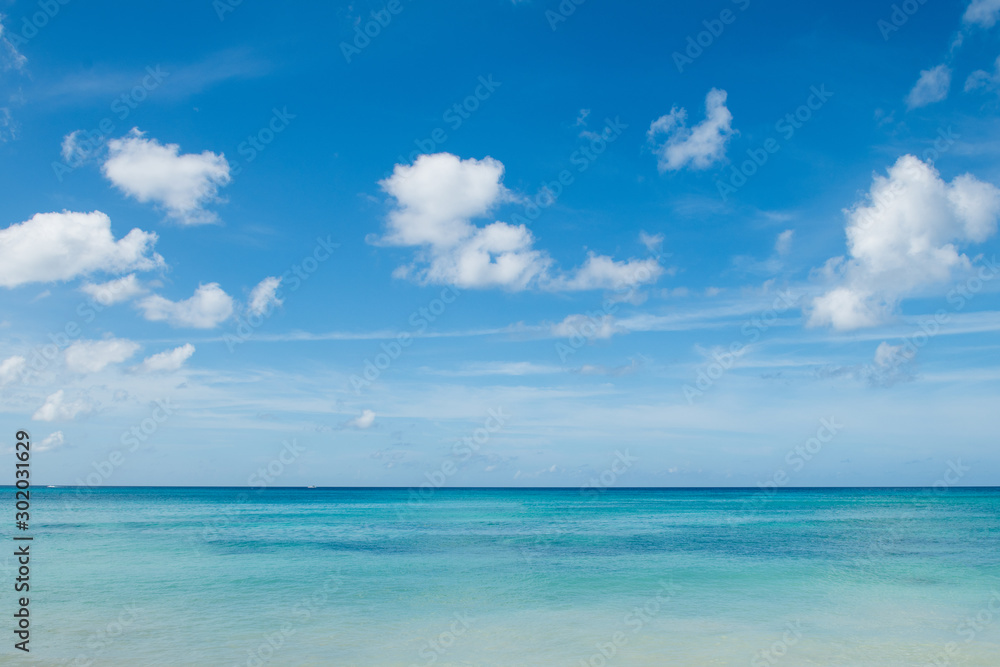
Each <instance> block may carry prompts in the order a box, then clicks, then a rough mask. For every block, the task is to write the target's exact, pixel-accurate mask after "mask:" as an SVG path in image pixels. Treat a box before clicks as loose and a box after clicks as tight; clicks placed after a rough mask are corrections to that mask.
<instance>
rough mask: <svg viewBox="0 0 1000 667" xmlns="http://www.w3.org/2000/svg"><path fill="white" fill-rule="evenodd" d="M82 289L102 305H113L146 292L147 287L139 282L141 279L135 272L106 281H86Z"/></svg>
mask: <svg viewBox="0 0 1000 667" xmlns="http://www.w3.org/2000/svg"><path fill="white" fill-rule="evenodd" d="M80 291H82V292H83V293H84V294H86V295H88V296H89V297H90V298H91V299H93V300H94V301H95V302H97V303H98V304H100V305H102V306H113V305H114V304H116V303H121V302H123V301H128V300H129V299H131V298H133V297H136V296H139V295H140V294H145V293H146V288H145V287H143V286H142V285H141V284H139V279H138V278H136V277H135V274H134V273H130V274H128V275H127V276H124V277H122V278H116V279H115V280H109V281H108V282H106V283H84V284H83V285H82V286H81V287H80Z"/></svg>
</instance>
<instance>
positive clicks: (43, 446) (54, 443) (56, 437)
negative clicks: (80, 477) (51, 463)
mask: <svg viewBox="0 0 1000 667" xmlns="http://www.w3.org/2000/svg"><path fill="white" fill-rule="evenodd" d="M64 444H66V438H65V437H64V436H63V432H62V431H56V432H55V433H51V434H49V436H48V437H46V438H45V439H44V440H42V441H41V442H40V443H39V444H37V445H35V446H34V451H36V452H48V451H51V450H53V449H58V448H60V447H62V446H63V445H64Z"/></svg>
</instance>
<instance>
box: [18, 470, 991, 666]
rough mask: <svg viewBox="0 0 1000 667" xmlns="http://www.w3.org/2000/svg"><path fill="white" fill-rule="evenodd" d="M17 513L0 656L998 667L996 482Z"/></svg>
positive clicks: (259, 500) (306, 499) (38, 496)
mask: <svg viewBox="0 0 1000 667" xmlns="http://www.w3.org/2000/svg"><path fill="white" fill-rule="evenodd" d="M5 495H7V494H5ZM9 495H10V496H11V497H12V495H13V494H12V492H11V493H10V494H9ZM10 504H11V507H12V508H13V500H11V501H10ZM31 504H32V506H31V524H30V529H29V531H28V533H27V534H30V535H31V536H32V537H33V540H32V541H31V542H30V544H31V546H30V582H29V584H30V592H29V593H27V594H24V593H15V592H14V591H13V583H14V579H15V577H16V576H17V569H18V567H19V565H18V563H17V558H16V557H15V556H14V555H13V552H14V546H13V545H14V544H17V543H15V542H13V541H11V537H13V533H15V532H17V531H15V530H13V528H11V529H10V530H8V531H6V532H7V537H6V538H5V539H6V540H7V541H8V547H7V548H6V549H4V550H3V552H4V555H3V556H0V591H2V593H0V606H2V607H0V608H2V611H3V614H2V617H3V618H4V619H6V620H5V621H0V637H2V638H4V639H3V644H2V645H0V664H10V665H21V664H24V665H73V666H80V667H83V666H89V665H128V666H143V665H169V666H171V667H175V666H180V665H210V666H213V667H219V666H221V667H236V666H245V667H262V666H264V665H282V666H285V665H333V666H347V665H379V666H382V665H385V666H389V665H393V666H395V665H398V666H404V667H409V666H413V665H426V666H430V665H438V666H447V665H492V666H498V667H499V666H501V665H502V666H513V665H555V666H559V665H565V666H566V667H571V666H572V667H581V666H583V667H588V666H589V667H608V666H611V665H657V666H660V665H690V666H695V665H698V666H702V665H704V666H708V665H719V666H722V665H741V666H743V665H745V666H748V667H774V666H777V665H785V666H788V667H798V666H802V665H823V666H831V665H845V666H846V665H850V666H863V665H873V666H875V665H878V666H886V665H907V666H909V665H919V666H924V665H928V666H930V665H933V666H936V667H943V666H945V665H948V666H952V665H955V666H958V665H966V666H971V665H976V666H982V667H997V666H998V665H1000V489H996V488H955V487H952V488H947V489H945V488H936V489H930V488H927V489H924V488H897V489H889V488H878V489H788V488H781V489H776V490H775V489H770V490H765V489H623V488H606V489H593V488H589V489H585V490H583V491H581V490H580V489H525V488H520V489H460V488H452V489H449V488H438V489H430V488H424V489H396V488H392V489H385V488H319V489H303V488H295V489H292V488H267V489H246V488H147V487H118V488H90V487H81V488H77V487H65V488H42V489H32V495H31ZM11 519H13V509H11ZM11 525H13V524H12V523H11ZM22 595H27V597H29V604H28V608H29V611H30V644H29V647H30V652H29V653H24V652H22V651H19V650H16V649H15V648H14V644H15V642H16V641H18V640H17V638H16V636H15V635H14V633H13V630H14V625H15V622H16V619H15V618H14V616H13V614H14V613H15V611H16V610H17V609H18V604H17V599H18V597H20V596H22Z"/></svg>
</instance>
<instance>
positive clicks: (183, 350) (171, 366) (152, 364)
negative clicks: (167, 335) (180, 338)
mask: <svg viewBox="0 0 1000 667" xmlns="http://www.w3.org/2000/svg"><path fill="white" fill-rule="evenodd" d="M192 354H194V345H192V344H191V343H186V344H184V345H181V346H180V347H175V348H174V349H172V350H165V351H163V352H160V353H158V354H154V355H152V356H151V357H146V358H145V359H143V360H142V363H141V364H140V365H139V370H140V371H142V372H144V373H156V372H158V371H176V370H177V369H179V368H180V367H181V366H183V365H184V362H185V361H187V360H188V359H190V358H191V355H192Z"/></svg>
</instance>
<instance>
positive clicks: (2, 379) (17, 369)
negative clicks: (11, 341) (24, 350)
mask: <svg viewBox="0 0 1000 667" xmlns="http://www.w3.org/2000/svg"><path fill="white" fill-rule="evenodd" d="M26 366H27V360H26V359H25V358H24V357H22V356H21V355H17V354H16V355H14V356H13V357H7V358H6V359H4V360H3V361H0V386H3V385H5V384H10V383H11V382H14V381H15V380H17V379H18V378H19V377H21V374H22V373H23V372H24V369H25V367H26Z"/></svg>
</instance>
